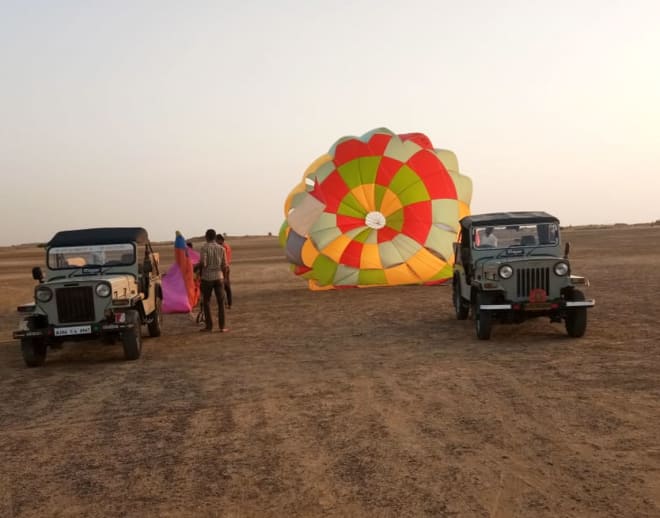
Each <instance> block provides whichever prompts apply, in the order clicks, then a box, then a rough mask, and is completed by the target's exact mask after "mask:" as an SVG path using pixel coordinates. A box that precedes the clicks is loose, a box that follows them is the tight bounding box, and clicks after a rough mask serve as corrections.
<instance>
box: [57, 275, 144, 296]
mask: <svg viewBox="0 0 660 518" xmlns="http://www.w3.org/2000/svg"><path fill="white" fill-rule="evenodd" d="M99 282H105V283H108V284H110V287H111V290H112V298H113V299H117V298H129V297H131V296H135V295H137V293H138V285H137V280H136V279H135V277H134V276H133V275H129V274H124V273H122V274H117V275H112V274H110V275H108V274H105V275H78V276H75V277H67V278H61V279H55V280H53V281H47V282H46V283H45V285H46V286H48V287H50V288H52V289H58V288H65V287H74V286H96V284H98V283H99Z"/></svg>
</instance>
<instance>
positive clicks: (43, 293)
mask: <svg viewBox="0 0 660 518" xmlns="http://www.w3.org/2000/svg"><path fill="white" fill-rule="evenodd" d="M34 296H35V297H36V299H37V300H38V301H39V302H48V301H49V300H50V299H52V298H53V290H51V289H50V288H48V287H47V286H39V287H38V288H37V290H36V291H35V292H34Z"/></svg>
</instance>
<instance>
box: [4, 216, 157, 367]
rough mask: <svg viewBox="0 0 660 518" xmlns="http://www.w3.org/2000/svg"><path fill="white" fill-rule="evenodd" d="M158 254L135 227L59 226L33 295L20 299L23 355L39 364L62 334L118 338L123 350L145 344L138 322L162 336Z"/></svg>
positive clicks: (128, 353)
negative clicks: (27, 299)
mask: <svg viewBox="0 0 660 518" xmlns="http://www.w3.org/2000/svg"><path fill="white" fill-rule="evenodd" d="M158 262H159V256H158V253H156V252H154V250H153V248H152V246H151V243H150V242H149V238H148V236H147V231H146V230H145V229H143V228H140V227H112V228H90V229H83V230H66V231H62V232H58V233H57V234H55V236H54V237H53V238H52V239H51V240H50V241H49V242H48V243H47V245H46V275H45V276H44V272H43V271H42V269H41V268H40V267H38V266H37V267H35V268H33V269H32V277H33V278H34V279H35V280H36V281H38V282H39V284H38V285H37V286H36V287H35V290H34V302H31V303H29V304H24V305H22V306H19V308H18V311H19V313H21V315H23V319H22V320H21V323H20V329H19V330H17V331H14V333H13V336H14V338H16V339H19V340H20V341H21V351H22V353H23V359H24V360H25V363H26V364H27V365H28V366H30V367H35V366H39V365H43V363H44V362H45V361H46V353H47V349H48V347H49V346H50V347H53V348H60V347H61V346H62V344H63V343H64V342H66V341H82V340H97V339H100V340H99V341H102V342H105V343H110V344H112V343H114V342H115V340H117V339H119V340H121V342H122V344H123V349H124V357H125V358H126V359H127V360H135V359H137V358H139V357H140V353H141V351H142V333H141V326H142V325H146V326H147V327H148V330H149V335H150V336H160V333H161V318H162V317H161V313H160V307H161V302H162V298H163V292H162V289H161V277H160V271H159V264H158Z"/></svg>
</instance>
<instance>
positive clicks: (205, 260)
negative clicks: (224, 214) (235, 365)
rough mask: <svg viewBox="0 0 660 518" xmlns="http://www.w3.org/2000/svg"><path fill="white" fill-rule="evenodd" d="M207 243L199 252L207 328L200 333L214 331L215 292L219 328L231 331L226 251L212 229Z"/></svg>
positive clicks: (207, 236)
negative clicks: (227, 311)
mask: <svg viewBox="0 0 660 518" xmlns="http://www.w3.org/2000/svg"><path fill="white" fill-rule="evenodd" d="M205 237H206V243H204V244H203V245H202V247H201V249H200V251H199V264H200V267H201V276H200V277H201V286H200V288H201V292H202V304H203V305H204V321H205V323H206V327H204V329H200V331H206V332H210V331H211V330H212V329H213V321H212V320H211V293H214V292H215V299H216V301H217V302H218V327H219V328H220V332H221V333H224V332H226V331H229V329H227V328H226V327H225V303H224V287H223V279H224V277H223V272H224V271H225V269H226V268H227V259H226V256H225V249H224V248H223V247H222V246H220V245H219V244H218V243H217V242H216V232H215V230H213V229H212V228H210V229H208V230H207V231H206V234H205Z"/></svg>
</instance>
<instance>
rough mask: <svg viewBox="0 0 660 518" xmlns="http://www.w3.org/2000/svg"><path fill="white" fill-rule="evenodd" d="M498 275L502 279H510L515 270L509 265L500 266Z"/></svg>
mask: <svg viewBox="0 0 660 518" xmlns="http://www.w3.org/2000/svg"><path fill="white" fill-rule="evenodd" d="M497 273H499V275H500V277H502V279H508V278H509V277H511V276H512V275H513V268H511V267H510V266H509V265H508V264H503V265H502V266H500V269H499V271H498V272H497Z"/></svg>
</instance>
